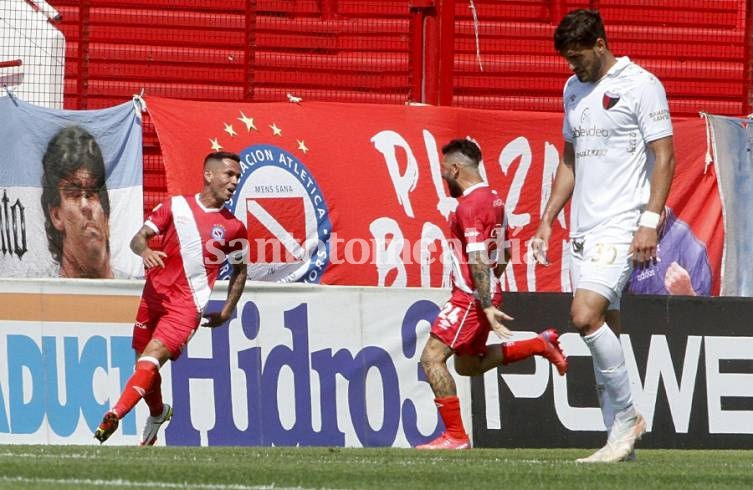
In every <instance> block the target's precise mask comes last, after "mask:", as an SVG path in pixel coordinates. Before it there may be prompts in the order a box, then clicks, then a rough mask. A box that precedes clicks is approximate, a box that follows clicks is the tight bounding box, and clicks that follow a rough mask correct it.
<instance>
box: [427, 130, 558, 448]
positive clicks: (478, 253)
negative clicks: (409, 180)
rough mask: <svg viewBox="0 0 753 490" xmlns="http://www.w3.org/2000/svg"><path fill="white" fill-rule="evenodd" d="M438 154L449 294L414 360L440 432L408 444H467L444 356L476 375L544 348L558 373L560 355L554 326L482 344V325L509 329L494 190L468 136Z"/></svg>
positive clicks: (505, 254)
mask: <svg viewBox="0 0 753 490" xmlns="http://www.w3.org/2000/svg"><path fill="white" fill-rule="evenodd" d="M442 154H443V155H444V158H443V160H442V178H443V179H444V181H445V182H446V183H447V187H448V189H449V191H450V195H451V196H452V197H455V198H457V199H458V206H457V208H456V210H455V212H454V213H453V214H452V215H450V219H449V225H450V233H451V240H450V248H451V251H452V260H453V268H452V273H451V280H452V296H451V297H450V299H449V301H447V303H446V304H445V305H444V307H443V308H442V310H441V311H440V313H439V316H437V318H436V320H434V323H433V324H432V326H431V333H430V335H429V339H428V340H427V341H426V345H425V346H424V350H423V353H422V354H421V366H422V367H423V369H424V372H425V373H426V378H427V379H428V381H429V384H430V385H431V389H432V391H433V392H434V396H435V399H434V402H435V404H436V406H437V408H438V409H439V415H440V417H441V418H442V421H443V422H444V426H445V432H443V433H442V434H441V435H440V436H439V437H437V438H436V439H434V440H433V441H431V442H428V443H426V444H422V445H419V446H416V448H417V449H468V448H470V446H471V445H470V440H469V438H468V435H467V434H466V432H465V428H464V426H463V420H462V418H461V415H460V401H459V400H458V396H457V389H456V385H455V380H454V378H453V377H452V375H451V374H450V372H449V370H448V369H447V360H448V359H449V358H450V356H452V355H454V356H455V370H456V371H457V372H458V374H461V375H464V376H476V375H479V374H481V373H484V372H486V371H488V370H490V369H492V368H494V367H497V366H499V365H502V364H510V363H512V362H516V361H520V360H522V359H527V358H529V357H531V356H533V355H540V356H544V357H545V358H546V359H548V360H549V361H550V362H551V363H552V364H554V365H555V366H556V367H557V370H558V372H559V374H560V375H564V374H565V372H566V371H567V359H566V358H565V356H564V355H563V353H562V351H561V350H560V346H559V341H558V337H559V334H558V333H557V331H556V330H554V329H548V330H545V331H544V332H542V333H540V334H539V335H538V336H537V337H534V338H532V339H527V340H519V341H515V342H506V343H503V344H501V345H493V346H487V345H486V341H487V339H488V337H489V331H490V330H493V331H494V332H495V333H496V334H497V335H498V336H500V337H502V338H508V337H510V336H511V335H512V332H510V330H509V329H508V328H507V327H506V326H505V325H503V324H502V323H501V321H502V320H505V321H507V320H512V317H510V316H509V315H507V314H506V313H504V312H503V311H501V310H499V309H498V307H499V304H500V303H501V301H502V288H501V286H500V281H499V278H500V276H501V275H502V273H503V272H504V269H505V266H506V264H507V260H508V259H509V249H508V248H507V247H506V246H505V233H506V227H507V220H506V218H505V208H504V204H503V201H502V198H501V197H499V195H497V193H496V192H495V191H493V190H491V189H490V188H489V186H488V185H487V184H486V183H485V182H484V180H483V179H482V178H481V174H480V173H479V163H480V162H481V150H480V149H479V147H478V146H477V145H476V144H475V143H474V142H472V141H469V140H464V139H455V140H452V141H450V142H449V143H448V144H447V145H445V146H444V147H443V148H442Z"/></svg>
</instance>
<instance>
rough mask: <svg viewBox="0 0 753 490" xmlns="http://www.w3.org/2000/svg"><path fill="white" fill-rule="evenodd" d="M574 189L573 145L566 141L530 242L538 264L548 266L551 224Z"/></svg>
mask: <svg viewBox="0 0 753 490" xmlns="http://www.w3.org/2000/svg"><path fill="white" fill-rule="evenodd" d="M574 188H575V150H573V144H572V143H569V142H567V141H566V142H565V148H564V154H563V155H562V160H560V163H559V165H558V166H557V173H556V174H555V176H554V184H553V185H552V194H551V196H549V200H548V201H547V203H546V207H545V208H544V213H543V214H542V215H541V221H540V222H539V226H538V228H537V229H536V234H535V235H534V236H533V240H532V241H531V247H532V249H533V257H534V259H535V260H536V261H537V262H538V263H540V264H543V265H549V261H548V260H547V258H546V252H547V249H548V248H549V239H550V238H551V236H552V223H553V222H554V220H555V219H556V218H557V215H558V214H559V213H560V211H562V208H563V207H565V203H567V201H569V200H570V197H571V196H572V195H573V189H574Z"/></svg>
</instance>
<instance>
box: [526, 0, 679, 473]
mask: <svg viewBox="0 0 753 490" xmlns="http://www.w3.org/2000/svg"><path fill="white" fill-rule="evenodd" d="M554 47H555V49H556V50H557V51H558V52H559V53H560V55H562V56H563V57H564V58H565V60H567V63H568V65H569V66H570V69H571V70H572V71H573V76H571V77H570V78H569V79H568V81H567V83H566V84H565V89H564V93H563V103H564V110H565V117H564V124H563V129H562V132H563V135H564V139H565V147H564V153H563V159H562V161H561V162H560V164H559V167H558V168H557V173H556V176H555V180H554V184H553V187H552V194H551V196H550V198H549V202H548V203H547V205H546V207H545V209H544V212H543V214H542V216H541V223H540V224H539V227H538V229H537V231H536V235H535V239H534V241H533V249H534V252H535V256H536V258H537V260H538V261H539V262H541V263H544V264H546V263H547V259H546V249H547V244H548V242H549V239H550V237H551V233H552V222H553V221H554V219H555V218H556V217H557V215H558V214H559V212H560V211H561V210H562V208H563V207H564V205H565V203H566V202H567V201H568V200H569V199H570V198H571V197H572V206H571V210H570V215H571V216H570V240H571V244H572V254H571V255H570V257H571V261H572V262H571V265H570V273H571V279H572V290H573V291H574V296H573V301H572V305H571V307H570V317H571V321H572V323H573V325H574V326H575V328H576V329H578V331H579V332H580V335H581V336H582V337H583V340H584V341H585V342H586V345H587V346H588V348H589V350H590V351H591V357H592V359H593V366H594V373H595V376H596V389H597V392H598V394H599V399H600V405H601V410H602V416H603V419H604V425H605V426H606V428H607V431H608V436H607V443H606V445H605V446H604V447H602V448H601V449H599V450H598V451H596V452H595V453H594V454H592V455H591V456H589V457H587V458H583V459H579V460H578V461H579V462H584V463H597V462H605V463H606V462H617V461H623V460H629V459H634V456H635V453H634V452H633V448H634V445H635V441H636V439H638V438H640V437H641V435H642V434H643V433H644V432H645V430H646V422H645V420H644V419H643V417H642V416H641V414H640V413H638V411H637V410H636V407H635V405H634V403H633V397H632V393H631V390H630V379H629V377H628V372H627V369H626V367H625V357H624V354H623V351H622V346H621V344H620V340H619V337H618V335H619V332H620V317H619V308H620V296H621V294H622V290H623V287H624V286H625V282H626V281H627V280H628V277H630V272H631V268H632V265H633V264H632V262H634V263H635V264H636V265H638V266H641V265H642V264H647V263H651V262H654V261H655V260H656V243H657V226H658V224H659V213H661V211H662V210H663V209H664V203H665V201H666V199H667V194H669V188H670V185H671V183H672V177H673V175H674V167H675V156H674V149H673V144H672V122H671V121H670V116H669V106H668V104H667V97H666V94H665V92H664V87H663V86H662V84H661V82H660V81H659V80H658V79H657V78H656V77H655V76H654V75H652V74H651V73H649V72H647V71H646V70H644V69H643V68H641V67H640V66H638V65H636V64H635V63H633V62H631V61H630V59H628V58H627V57H624V58H615V56H614V55H613V54H612V53H611V51H610V50H609V46H608V44H607V37H606V33H605V31H604V23H603V22H602V19H601V17H600V15H599V13H598V12H596V11H593V10H576V11H573V12H570V13H569V14H567V15H566V16H565V17H564V18H563V19H562V21H561V22H560V24H559V26H558V27H557V29H556V31H555V33H554Z"/></svg>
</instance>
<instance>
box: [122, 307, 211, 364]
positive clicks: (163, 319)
mask: <svg viewBox="0 0 753 490" xmlns="http://www.w3.org/2000/svg"><path fill="white" fill-rule="evenodd" d="M200 321H201V315H200V314H199V313H198V312H197V311H196V310H191V309H181V310H172V309H170V308H169V307H167V308H166V307H165V306H163V305H160V304H157V305H155V304H153V303H152V304H150V303H148V302H146V301H145V300H144V298H141V303H139V311H138V313H137V314H136V323H135V324H134V326H133V342H132V343H131V346H132V347H133V348H134V350H136V352H139V353H141V352H144V349H146V345H147V344H148V343H149V341H150V340H152V339H157V340H159V341H160V342H161V343H162V344H163V345H164V346H165V347H166V348H167V350H168V351H170V359H172V360H175V359H177V358H178V357H180V354H181V353H182V352H183V349H185V347H186V344H187V343H188V341H189V340H190V339H191V337H193V334H194V332H196V329H197V328H198V327H199V322H200Z"/></svg>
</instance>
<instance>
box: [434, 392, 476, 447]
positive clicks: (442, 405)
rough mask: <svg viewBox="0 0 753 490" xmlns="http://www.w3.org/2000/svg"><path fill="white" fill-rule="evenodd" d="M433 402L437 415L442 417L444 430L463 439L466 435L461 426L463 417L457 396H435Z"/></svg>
mask: <svg viewBox="0 0 753 490" xmlns="http://www.w3.org/2000/svg"><path fill="white" fill-rule="evenodd" d="M434 403H435V404H436V405H437V408H438V409H439V416H440V417H442V422H444V427H445V430H446V431H447V433H448V434H450V435H451V436H452V437H454V438H456V439H465V438H467V437H468V435H467V434H466V433H465V428H464V427H463V419H462V417H461V416H460V400H459V399H458V397H457V396H445V397H442V398H435V399H434Z"/></svg>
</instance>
